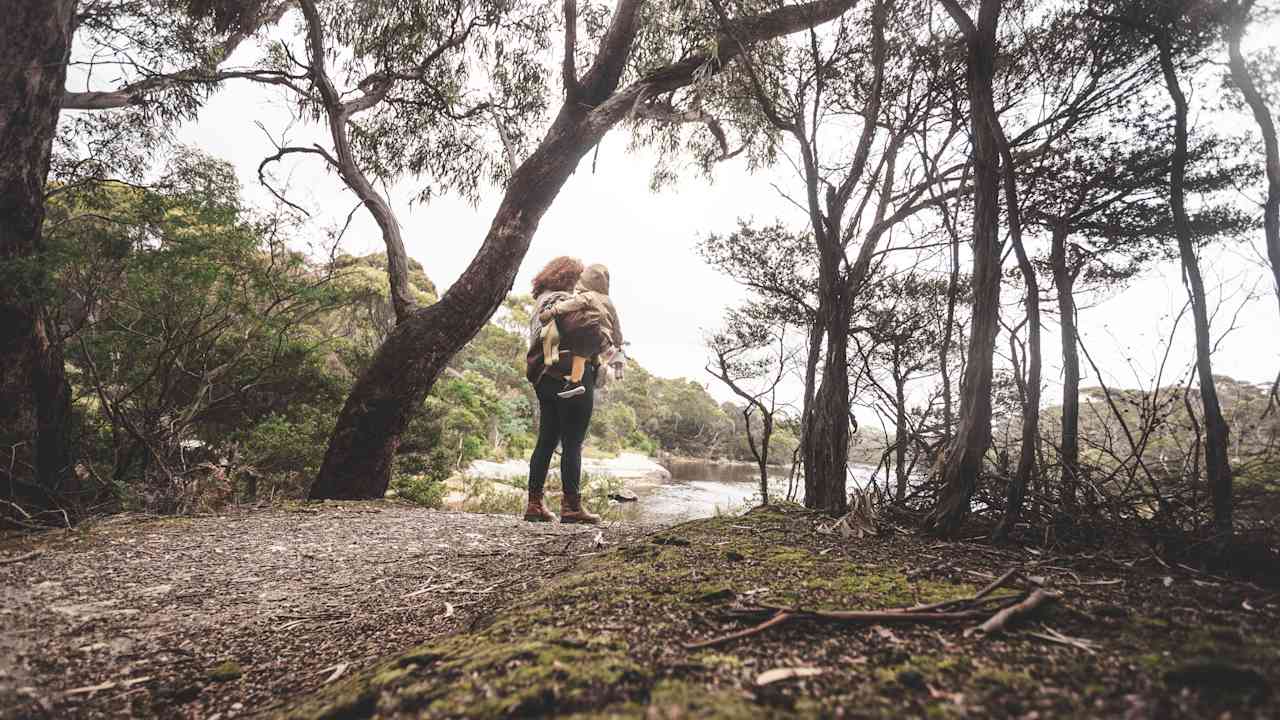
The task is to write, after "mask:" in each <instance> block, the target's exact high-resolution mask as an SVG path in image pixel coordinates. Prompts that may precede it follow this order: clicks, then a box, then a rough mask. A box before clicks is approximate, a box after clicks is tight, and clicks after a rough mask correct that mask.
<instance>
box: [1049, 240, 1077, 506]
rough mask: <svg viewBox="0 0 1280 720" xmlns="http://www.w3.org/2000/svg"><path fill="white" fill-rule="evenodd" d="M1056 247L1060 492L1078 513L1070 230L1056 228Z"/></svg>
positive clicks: (1052, 257) (1052, 261) (1053, 254)
mask: <svg viewBox="0 0 1280 720" xmlns="http://www.w3.org/2000/svg"><path fill="white" fill-rule="evenodd" d="M1052 242H1053V245H1052V248H1051V250H1050V251H1049V263H1050V264H1051V265H1052V266H1053V283H1054V287H1055V289H1056V290H1057V293H1058V314H1059V316H1060V322H1059V325H1060V327H1061V338H1062V445H1061V447H1060V448H1059V450H1058V452H1059V457H1060V462H1061V464H1062V486H1061V488H1060V489H1059V492H1060V497H1061V500H1062V511H1063V512H1064V513H1065V514H1066V515H1067V516H1068V517H1071V516H1072V515H1073V514H1074V513H1075V509H1076V498H1077V489H1078V488H1079V484H1080V350H1079V348H1077V347H1076V301H1075V296H1074V291H1075V281H1076V278H1075V274H1074V273H1072V272H1071V270H1070V269H1069V268H1068V267H1067V229H1066V227H1064V226H1057V227H1054V228H1053V240H1052Z"/></svg>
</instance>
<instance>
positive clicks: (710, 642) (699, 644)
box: [683, 612, 792, 650]
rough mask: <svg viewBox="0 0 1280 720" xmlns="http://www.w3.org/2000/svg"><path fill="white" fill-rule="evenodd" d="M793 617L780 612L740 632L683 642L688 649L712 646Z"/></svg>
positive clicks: (779, 623) (756, 633)
mask: <svg viewBox="0 0 1280 720" xmlns="http://www.w3.org/2000/svg"><path fill="white" fill-rule="evenodd" d="M791 617H792V616H791V615H790V614H789V613H785V612H779V613H776V614H775V615H774V616H773V617H771V618H769V619H768V620H765V621H764V622H762V623H760V624H759V625H756V626H755V627H749V628H747V629H746V630H739V631H738V632H734V633H729V634H728V635H721V636H720V637H714V638H711V639H710V640H702V641H700V642H695V643H683V645H684V648H685V649H686V650H698V649H701V648H706V647H711V646H713V645H719V644H721V643H727V642H731V641H733V640H739V639H741V638H744V637H751V636H752V635H758V634H760V633H762V632H764V631H765V630H768V629H769V628H771V627H773V626H774V625H781V624H782V623H784V622H786V621H788V620H790V619H791Z"/></svg>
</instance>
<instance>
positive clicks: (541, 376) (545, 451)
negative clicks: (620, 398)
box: [524, 257, 605, 524]
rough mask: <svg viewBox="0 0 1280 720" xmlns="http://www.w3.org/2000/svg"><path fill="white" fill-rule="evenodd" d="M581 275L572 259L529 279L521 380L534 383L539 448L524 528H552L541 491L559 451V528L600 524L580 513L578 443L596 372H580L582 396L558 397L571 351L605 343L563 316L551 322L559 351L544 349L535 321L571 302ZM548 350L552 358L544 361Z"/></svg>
mask: <svg viewBox="0 0 1280 720" xmlns="http://www.w3.org/2000/svg"><path fill="white" fill-rule="evenodd" d="M584 270H585V268H584V266H583V264H582V262H581V261H580V260H578V259H576V258H571V257H558V258H555V259H554V260H552V261H551V262H549V263H547V265H546V267H544V268H542V270H541V272H539V273H538V274H537V276H535V277H534V279H533V297H534V300H533V312H532V313H531V316H530V319H529V350H528V352H527V353H526V356H525V363H526V372H525V377H526V378H528V380H529V382H531V383H533V386H534V392H535V393H536V394H537V396H538V442H537V444H536V445H535V446H534V449H533V455H532V456H530V458H529V499H528V503H527V504H526V505H525V511H524V519H525V520H527V521H529V522H554V521H555V520H556V516H555V515H553V514H552V513H551V512H550V511H549V510H547V508H546V506H545V504H544V494H543V487H544V485H545V484H546V480H547V470H548V468H550V466H551V456H552V455H553V454H554V453H555V450H556V446H557V445H558V446H560V483H561V485H563V487H564V501H563V502H562V503H561V509H560V522H562V523H590V524H596V523H599V522H600V516H599V515H596V514H594V513H591V512H590V511H588V510H586V509H584V508H583V507H582V494H581V481H582V443H583V441H584V440H586V437H587V427H588V426H589V425H590V424H591V412H592V410H593V409H594V407H595V386H596V375H597V373H598V372H599V366H598V364H597V363H596V362H594V361H593V362H587V363H585V366H584V368H583V375H582V378H581V384H582V386H583V387H585V388H586V390H585V391H584V392H582V393H580V394H577V395H573V396H570V397H561V396H560V393H561V392H563V391H564V389H565V385H566V381H567V379H568V378H570V377H571V376H572V375H573V351H572V350H571V349H570V348H571V347H577V348H581V347H587V346H590V345H592V344H596V345H600V346H603V345H604V343H605V338H604V337H603V335H602V334H601V333H602V328H601V325H600V324H599V323H594V324H593V323H589V322H588V323H583V324H579V323H576V322H575V318H576V317H580V316H581V317H587V316H588V314H585V313H576V314H566V315H562V316H559V317H554V318H552V319H551V321H550V324H551V325H553V326H555V327H554V330H555V331H556V332H558V333H559V334H560V336H561V337H562V338H563V339H564V340H565V342H564V347H560V346H559V344H549V343H545V342H544V340H545V339H546V335H547V332H548V330H550V329H551V328H548V327H547V326H546V325H547V323H544V322H543V321H542V320H541V319H540V316H543V314H544V313H547V312H548V311H551V310H552V309H553V308H554V307H555V306H556V304H557V303H560V302H563V301H566V300H571V299H573V291H574V288H575V287H576V286H577V284H578V281H579V279H580V278H581V276H582V274H583V271H584ZM548 346H550V347H551V348H552V349H551V352H552V353H554V354H555V357H546V352H547V350H546V348H547V347H548Z"/></svg>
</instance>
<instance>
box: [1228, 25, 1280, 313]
mask: <svg viewBox="0 0 1280 720" xmlns="http://www.w3.org/2000/svg"><path fill="white" fill-rule="evenodd" d="M1252 8H1253V0H1239V2H1238V3H1237V4H1236V6H1235V8H1233V9H1234V13H1233V14H1232V17H1231V22H1230V23H1229V24H1228V26H1227V54H1228V58H1229V65H1230V67H1231V80H1232V82H1234V83H1235V84H1236V87H1238V88H1240V94H1241V95H1243V96H1244V101H1245V102H1246V103H1247V104H1248V105H1249V110H1250V111H1251V112H1252V113H1253V119H1254V121H1255V122H1257V123H1258V132H1259V133H1260V134H1261V135H1262V147H1263V150H1264V152H1265V154H1266V169H1267V199H1266V202H1265V203H1264V205H1263V211H1262V227H1263V232H1264V233H1265V234H1266V238H1267V259H1268V260H1270V261H1271V273H1272V275H1273V276H1274V277H1273V280H1274V282H1275V291H1276V300H1277V302H1280V143H1277V140H1276V123H1275V119H1274V118H1272V117H1271V110H1270V109H1269V108H1268V107H1267V103H1266V100H1265V99H1264V98H1263V97H1262V93H1260V92H1258V88H1257V85H1255V84H1254V82H1253V76H1252V75H1250V74H1249V66H1248V65H1246V64H1245V61H1244V55H1243V54H1242V53H1241V52H1240V40H1241V38H1242V37H1244V32H1245V29H1246V28H1248V26H1249V11H1250V10H1251V9H1252Z"/></svg>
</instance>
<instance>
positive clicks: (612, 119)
mask: <svg viewBox="0 0 1280 720" xmlns="http://www.w3.org/2000/svg"><path fill="white" fill-rule="evenodd" d="M852 5H853V0H816V1H815V2H811V3H806V4H801V5H791V6H784V7H781V8H777V9H774V10H771V11H767V12H762V13H759V14H753V15H748V16H744V17H739V18H735V19H732V20H729V21H728V22H727V23H720V22H716V21H715V20H714V18H711V17H707V16H700V15H698V14H697V11H698V8H690V7H688V6H685V5H679V6H670V7H669V6H650V5H648V4H646V3H644V2H643V0H622V2H620V3H619V4H618V5H617V7H616V8H614V10H613V14H612V16H611V17H610V18H609V20H608V22H607V24H605V23H599V24H598V25H596V26H595V27H598V28H599V29H600V30H601V31H600V32H599V33H598V35H599V39H598V43H597V49H596V52H595V56H594V58H592V59H591V61H590V63H589V64H588V65H587V66H586V68H585V71H580V70H579V67H580V60H584V59H585V58H583V57H580V56H581V55H582V54H583V53H582V51H581V49H580V48H579V46H578V42H577V37H578V29H579V13H578V8H577V3H576V1H575V0H567V1H566V2H565V4H564V6H563V10H564V20H565V32H564V49H563V55H562V56H561V61H560V65H559V69H560V73H559V74H560V78H561V82H562V84H563V90H564V100H563V102H562V103H561V104H560V106H559V107H558V108H557V109H556V110H555V117H554V120H552V122H551V125H550V127H549V128H548V129H547V131H546V133H545V135H544V136H543V138H542V140H541V141H540V142H539V143H538V144H537V146H536V147H535V148H534V149H533V150H532V152H531V153H530V154H529V155H528V156H527V157H526V158H524V159H523V160H522V161H520V160H519V158H514V160H515V162H512V163H511V164H512V165H513V166H514V169H513V171H512V172H511V174H510V177H509V179H508V180H507V183H506V188H505V191H504V193H503V197H502V200H501V202H500V204H499V206H498V209H497V211H496V212H495V214H494V218H493V221H492V224H491V225H490V229H489V231H488V233H487V234H486V236H485V239H484V242H483V243H482V244H481V246H480V249H479V250H478V252H477V253H476V255H475V257H474V258H473V259H472V261H471V263H470V265H469V266H468V267H467V268H466V269H465V270H464V271H463V273H462V274H461V276H460V277H459V278H458V280H457V281H456V282H455V283H454V284H453V285H452V286H451V287H450V288H449V289H448V290H447V291H446V292H445V293H444V295H443V296H442V297H441V298H440V300H439V302H437V303H435V304H433V305H431V306H429V307H419V308H415V309H413V310H411V311H410V312H409V313H408V315H407V316H406V317H404V318H403V319H402V320H401V321H400V322H399V323H398V324H397V325H396V328H395V329H394V330H393V331H392V333H391V335H390V336H389V337H388V338H387V340H386V342H385V343H383V345H382V346H381V347H380V348H379V349H378V351H377V353H375V355H374V357H373V359H372V361H371V363H370V365H369V367H368V368H367V369H366V370H365V372H364V373H363V374H362V375H361V377H360V378H359V379H358V380H357V382H356V384H355V387H354V388H353V390H352V393H351V396H350V397H349V398H348V399H347V402H346V404H345V405H344V407H343V409H342V412H341V413H340V414H339V416H338V420H337V425H336V427H335V428H334V432H333V435H332V437H331V438H330V441H329V447H328V450H327V451H326V454H325V460H324V464H323V466H322V467H321V470H320V474H319V476H318V477H317V478H316V482H315V484H314V485H313V487H312V489H311V496H312V497H316V498H321V497H336V498H357V497H380V496H382V494H383V493H384V492H385V490H386V487H387V484H388V482H389V480H390V470H391V463H392V459H393V457H394V455H395V451H396V448H397V446H398V444H399V440H400V436H401V433H402V432H403V431H404V428H405V427H406V425H407V423H408V421H409V419H410V418H411V417H412V415H413V413H414V412H415V411H416V410H417V408H418V407H420V406H421V404H422V400H423V398H424V397H425V396H426V394H427V392H428V391H429V390H430V388H431V386H432V384H433V383H434V382H435V380H436V378H437V377H438V376H439V375H440V373H441V372H442V371H443V370H444V368H445V366H446V364H447V363H448V361H449V359H450V358H451V357H453V355H454V354H456V353H457V352H458V350H459V349H460V348H462V346H463V345H465V344H466V342H467V341H468V340H470V339H471V338H472V337H474V336H475V334H476V333H477V332H478V331H479V330H480V328H481V327H483V325H484V324H485V322H486V321H487V319H488V318H489V317H490V316H491V315H492V314H493V313H494V312H495V311H496V310H497V308H499V307H500V306H501V305H502V303H503V301H504V299H505V298H506V295H507V293H508V292H509V291H510V289H511V286H512V283H513V282H514V279H515V275H516V272H517V270H518V269H519V266H520V262H521V261H522V260H523V259H524V256H525V253H526V252H527V251H528V248H529V243H530V241H531V240H532V238H533V234H534V233H535V232H536V230H537V227H538V223H539V221H540V220H541V218H542V216H543V214H544V213H545V212H546V211H547V209H548V208H549V207H550V206H551V203H552V202H553V201H554V200H555V197H556V195H557V194H558V193H559V191H560V188H561V187H563V185H564V183H565V182H566V181H567V180H568V178H569V176H570V175H571V174H572V173H573V171H574V169H575V168H576V167H577V164H578V162H579V161H580V160H581V158H582V157H583V156H584V155H586V153H587V152H589V151H590V150H591V148H593V147H595V145H596V144H597V143H598V142H599V141H600V140H601V138H603V137H604V135H605V134H606V133H607V132H608V131H609V130H610V129H612V128H613V127H614V126H615V125H617V124H618V123H620V122H622V121H624V120H626V119H628V118H632V117H637V116H639V117H662V118H672V117H676V118H678V117H679V116H680V115H681V114H682V111H677V106H678V104H679V103H680V102H681V101H683V100H687V99H688V98H687V97H684V96H681V93H680V91H681V90H682V89H685V88H689V87H690V86H691V85H696V84H698V83H699V82H700V81H705V80H706V79H707V78H710V77H713V76H714V75H715V74H717V73H719V72H720V71H722V70H723V69H724V68H725V67H726V66H728V64H729V63H730V62H732V61H733V60H734V59H735V58H737V57H738V56H739V55H741V54H742V52H743V51H744V50H746V49H748V48H750V47H752V46H754V45H756V44H758V43H762V42H767V41H769V40H771V39H773V38H777V37H780V36H783V35H787V34H790V33H794V32H799V31H802V30H804V29H806V28H811V27H813V26H815V25H821V24H822V23H825V22H828V21H830V20H831V19H833V18H836V17H838V16H840V15H841V14H842V13H844V12H845V11H846V10H847V9H848V8H849V7H851V6H852ZM683 13H694V14H693V15H692V16H684V17H679V16H680V15H681V14H683ZM673 16H676V17H673ZM596 19H597V20H598V19H599V18H598V15H597V16H596ZM677 21H679V24H681V25H682V26H684V27H691V28H694V29H695V34H696V35H697V39H691V38H687V37H683V38H682V37H680V36H677V35H673V34H672V33H671V32H670V28H671V27H672V26H673V25H674V24H677ZM668 22H670V23H671V24H668ZM584 24H585V25H586V26H587V27H588V29H590V28H591V27H592V23H584ZM649 43H653V44H656V46H657V47H659V48H662V49H663V51H664V52H669V53H671V54H677V55H678V59H675V60H672V61H668V62H667V63H666V64H664V65H662V66H660V67H656V68H655V67H653V65H649V66H648V67H638V66H637V63H636V62H634V59H635V58H633V56H638V57H640V58H643V57H645V56H646V55H648V56H649V57H653V56H654V54H655V50H654V47H653V46H650V47H646V48H644V49H643V50H642V49H641V45H642V44H649ZM624 80H625V81H626V82H625V84H624ZM690 111H692V109H690Z"/></svg>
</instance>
